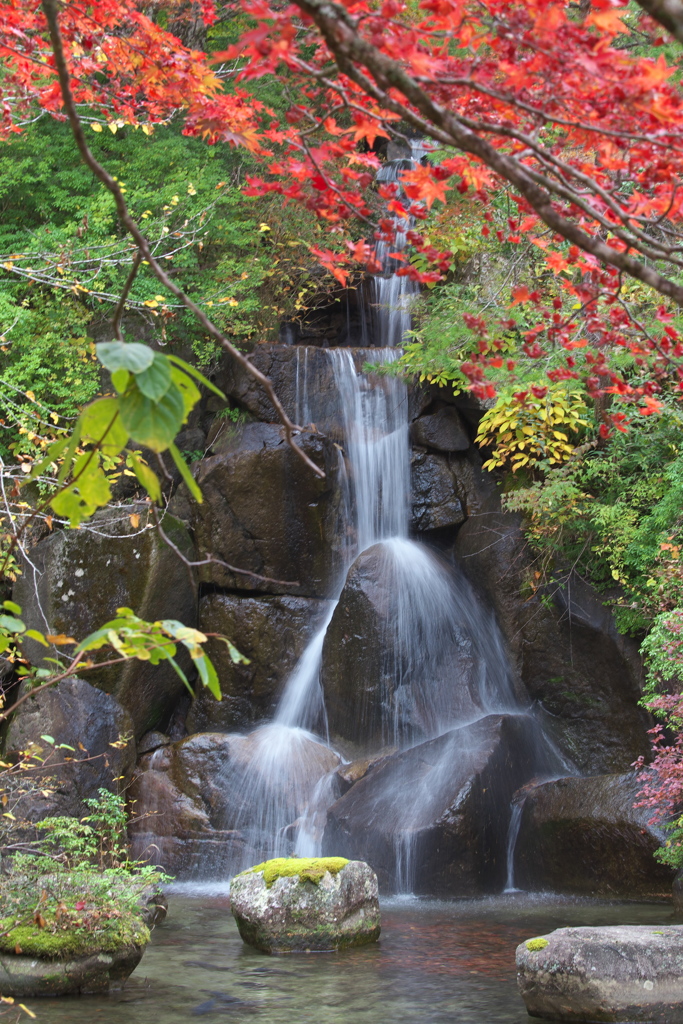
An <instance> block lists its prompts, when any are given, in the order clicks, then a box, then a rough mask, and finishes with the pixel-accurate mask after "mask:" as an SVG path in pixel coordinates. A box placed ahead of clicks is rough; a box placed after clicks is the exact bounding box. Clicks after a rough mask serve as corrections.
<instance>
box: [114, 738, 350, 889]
mask: <svg viewBox="0 0 683 1024" xmlns="http://www.w3.org/2000/svg"><path fill="white" fill-rule="evenodd" d="M282 734H284V739H285V740H286V738H287V736H290V737H291V744H290V745H289V747H287V745H286V744H284V745H283V735H282ZM278 750H282V751H283V755H286V756H284V757H283V761H282V762H281V761H279V760H278V758H277V752H278ZM338 764H339V756H338V755H337V754H335V753H334V752H333V751H332V750H330V749H329V748H328V747H326V746H324V744H322V743H319V742H317V741H316V740H315V739H313V738H312V737H309V735H308V734H307V733H304V732H303V730H300V729H299V730H286V729H283V728H282V727H279V726H277V725H275V724H271V725H268V726H263V727H261V728H260V729H256V730H255V731H254V732H252V733H250V734H248V735H247V736H240V735H236V734H232V735H227V734H225V733H218V732H214V733H197V734H195V735H193V736H188V737H187V738H186V739H183V740H180V741H179V742H177V743H173V744H172V745H171V746H167V747H162V748H160V749H158V750H156V751H154V753H153V754H148V755H146V756H145V757H143V758H142V759H141V760H140V763H139V766H138V772H137V774H136V776H135V778H134V780H133V783H132V786H131V788H130V798H131V802H132V803H133V804H134V809H135V813H134V818H133V820H132V822H131V824H130V826H129V832H130V837H131V849H132V855H133V856H144V858H146V859H149V860H150V861H151V862H152V863H156V864H161V865H163V867H164V868H165V869H166V870H167V871H169V872H171V873H172V874H175V875H183V876H187V875H191V874H202V875H204V876H205V877H216V876H217V875H218V874H220V873H225V872H226V871H227V870H229V867H230V866H231V865H232V866H234V865H235V864H243V863H245V861H246V863H249V860H250V859H251V860H253V856H252V853H253V852H254V850H253V849H252V846H253V844H254V842H256V841H257V840H258V838H259V837H258V828H259V826H260V814H261V808H262V801H263V798H264V796H265V797H267V799H268V800H270V802H271V806H274V807H275V808H276V809H277V811H278V813H279V815H280V817H279V819H278V821H279V824H280V826H282V827H284V826H286V825H288V824H289V823H291V822H294V821H296V820H297V819H298V818H299V817H300V816H301V815H302V814H303V811H304V809H305V808H306V806H308V804H309V803H310V800H311V797H312V796H313V792H314V790H315V787H316V785H317V783H318V781H319V780H320V779H321V778H322V777H323V776H324V775H327V774H328V773H330V772H333V771H334V770H335V769H336V768H337V766H338ZM271 838H272V837H271ZM256 855H257V856H258V850H256Z"/></svg>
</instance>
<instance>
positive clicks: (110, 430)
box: [81, 398, 128, 456]
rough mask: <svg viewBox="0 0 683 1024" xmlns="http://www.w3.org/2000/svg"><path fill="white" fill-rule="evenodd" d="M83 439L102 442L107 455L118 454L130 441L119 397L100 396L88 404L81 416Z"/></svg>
mask: <svg viewBox="0 0 683 1024" xmlns="http://www.w3.org/2000/svg"><path fill="white" fill-rule="evenodd" d="M81 441H83V442H86V441H90V442H92V443H97V442H100V448H101V450H102V451H103V452H106V453H107V455H112V456H113V455H118V454H119V452H120V451H121V449H122V448H125V446H126V443H127V441H128V431H127V430H126V428H125V427H124V426H123V423H122V422H121V417H120V415H119V399H118V398H100V399H98V400H97V401H96V402H93V403H92V404H91V405H89V406H87V407H86V408H85V409H84V410H83V414H82V416H81Z"/></svg>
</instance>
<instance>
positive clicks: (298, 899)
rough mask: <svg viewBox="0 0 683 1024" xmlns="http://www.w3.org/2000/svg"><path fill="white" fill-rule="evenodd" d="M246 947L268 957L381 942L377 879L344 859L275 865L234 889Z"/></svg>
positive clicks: (250, 874) (254, 871) (246, 874)
mask: <svg viewBox="0 0 683 1024" xmlns="http://www.w3.org/2000/svg"><path fill="white" fill-rule="evenodd" d="M230 906H231V909H232V913H233V915H234V917H235V920H236V922H237V927H238V929H239V933H240V935H241V936H242V939H243V941H244V942H246V943H247V944H248V945H250V946H255V947H256V949H260V950H262V952H264V953H292V952H307V951H309V950H310V951H311V952H313V951H321V952H322V951H329V950H335V949H344V948H346V947H349V946H363V945H366V944H367V943H369V942H375V941H376V940H377V939H378V938H379V933H380V913H379V895H378V888H377V876H376V875H375V874H374V872H373V871H372V870H371V868H370V867H369V866H368V865H367V864H363V863H362V862H361V861H348V860H345V859H344V858H342V857H328V858H319V857H317V858H311V859H290V860H283V859H280V860H271V861H266V862H265V863H264V864H258V865H257V866H256V867H253V868H250V869H249V870H248V871H243V872H242V874H240V875H237V876H236V877H235V878H233V880H232V882H231V884H230Z"/></svg>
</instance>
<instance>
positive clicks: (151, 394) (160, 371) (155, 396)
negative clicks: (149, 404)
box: [135, 352, 171, 402]
mask: <svg viewBox="0 0 683 1024" xmlns="http://www.w3.org/2000/svg"><path fill="white" fill-rule="evenodd" d="M135 383H136V384H137V386H138V387H139V389H140V391H142V393H143V395H146V396H147V398H151V399H152V401H153V402H158V401H159V399H160V398H163V396H164V395H165V394H166V392H167V391H168V389H169V388H170V386H171V364H170V363H169V361H168V359H167V358H166V356H165V355H162V354H161V352H156V353H155V355H154V362H153V363H152V365H151V366H148V367H147V369H146V370H143V371H142V373H138V375H137V376H136V378H135Z"/></svg>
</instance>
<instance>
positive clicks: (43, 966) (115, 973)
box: [0, 940, 146, 999]
mask: <svg viewBox="0 0 683 1024" xmlns="http://www.w3.org/2000/svg"><path fill="white" fill-rule="evenodd" d="M145 945H146V941H142V940H140V942H137V943H130V944H127V945H121V946H120V948H119V949H115V950H111V951H108V952H106V953H103V952H99V951H95V952H94V953H90V954H85V955H83V956H79V957H68V958H54V959H47V958H39V957H36V956H21V955H17V954H14V953H10V954H5V955H4V956H2V957H0V995H3V996H12V997H14V998H15V999H36V998H38V997H45V996H47V997H52V996H79V995H94V994H100V995H102V994H106V993H107V992H110V991H116V990H117V989H120V988H122V987H123V985H124V983H125V981H126V979H127V978H128V977H129V976H130V975H131V974H132V973H133V971H134V970H135V968H136V967H137V966H138V964H139V963H140V961H141V960H142V954H143V953H144V951H145Z"/></svg>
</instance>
